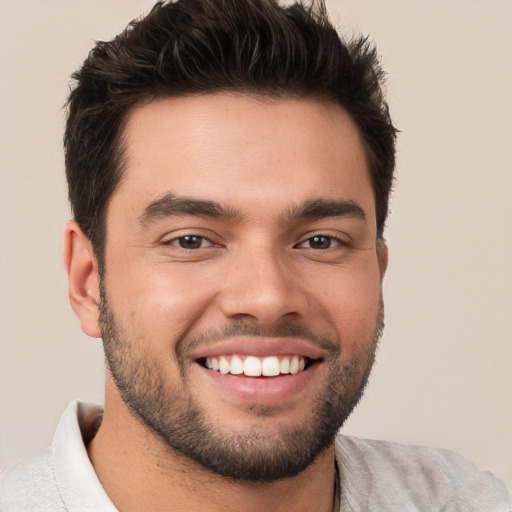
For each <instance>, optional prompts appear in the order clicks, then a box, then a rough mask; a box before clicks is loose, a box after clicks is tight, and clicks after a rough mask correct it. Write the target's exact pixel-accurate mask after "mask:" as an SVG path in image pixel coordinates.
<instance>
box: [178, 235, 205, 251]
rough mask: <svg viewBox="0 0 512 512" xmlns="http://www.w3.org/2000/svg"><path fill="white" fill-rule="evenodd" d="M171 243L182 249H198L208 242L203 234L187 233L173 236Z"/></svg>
mask: <svg viewBox="0 0 512 512" xmlns="http://www.w3.org/2000/svg"><path fill="white" fill-rule="evenodd" d="M171 243H172V244H173V245H177V246H178V247H181V248H182V249H200V248H201V247H204V246H205V245H206V244H207V243H208V240H207V239H206V238H205V237H204V236H195V235H187V236H180V237H179V238H175V239H174V240H172V241H171Z"/></svg>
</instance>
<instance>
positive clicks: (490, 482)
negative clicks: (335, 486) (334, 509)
mask: <svg viewBox="0 0 512 512" xmlns="http://www.w3.org/2000/svg"><path fill="white" fill-rule="evenodd" d="M336 456H337V462H338V465H339V467H340V473H341V478H342V479H344V478H345V479H346V480H347V484H349V486H350V487H352V488H354V487H357V488H358V489H357V491H356V492H357V493H358V494H360V495H361V493H363V495H365V496H367V499H368V504H369V508H368V509H369V510H373V509H374V508H375V507H377V506H378V507H381V510H387V508H383V507H384V506H387V507H389V510H392V509H393V508H392V507H394V510H411V508H407V507H411V506H412V507H417V508H416V509H419V510H424V509H425V508H424V507H425V506H426V505H427V504H428V505H429V507H430V508H428V510H457V511H460V512H469V511H475V512H476V511H482V510H486V511H489V512H510V511H512V499H511V497H510V495H509V493H508V491H507V488H506V486H505V484H504V482H503V481H502V480H500V479H499V478H497V477H495V476H494V475H492V474H491V473H489V472H487V471H479V470H478V469H477V468H476V467H475V466H474V465H473V464H472V463H471V462H469V461H468V460H467V459H465V458H464V457H462V456H461V455H459V454H458V453H455V452H453V451H450V450H443V449H439V448H429V447H426V446H416V445H406V444H400V443H393V442H389V441H376V440H366V439H358V438H355V437H350V436H341V435H339V436H338V437H337V439H336ZM349 492H350V491H349ZM372 507H374V508H372ZM425 510H426V509H425Z"/></svg>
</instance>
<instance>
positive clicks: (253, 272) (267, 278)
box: [220, 248, 307, 326]
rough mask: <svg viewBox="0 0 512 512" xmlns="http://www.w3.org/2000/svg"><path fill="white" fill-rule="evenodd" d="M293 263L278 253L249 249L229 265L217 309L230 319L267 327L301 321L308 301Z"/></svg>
mask: <svg viewBox="0 0 512 512" xmlns="http://www.w3.org/2000/svg"><path fill="white" fill-rule="evenodd" d="M300 285H301V283H300V275H299V273H298V272H297V269H295V268H294V265H293V263H292V262H291V261H290V260H289V259H288V258H286V257H285V256H283V255H282V254H278V251H272V250H264V249H262V248H259V249H256V250H255V249H254V248H253V249H252V250H251V249H248V250H247V251H244V252H243V253H241V254H238V255H237V256H236V258H233V260H232V261H231V262H230V266H229V270H228V271H227V274H226V279H225V282H224V286H223V291H222V294H221V298H220V305H221V309H222V312H223V314H224V315H225V316H226V317H228V318H231V319H238V320H248V321H252V322H256V323H258V324H259V325H262V326H270V325H273V324H275V323H276V322H278V321H279V320H281V319H283V318H284V317H286V318H288V319H292V317H301V316H303V315H304V314H305V311H306V308H307V297H306V294H305V292H304V291H303V290H302V289H301V286H300Z"/></svg>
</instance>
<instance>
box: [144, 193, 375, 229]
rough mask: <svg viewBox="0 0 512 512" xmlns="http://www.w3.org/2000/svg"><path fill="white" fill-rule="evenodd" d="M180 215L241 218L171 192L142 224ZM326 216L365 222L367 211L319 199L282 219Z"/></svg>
mask: <svg viewBox="0 0 512 512" xmlns="http://www.w3.org/2000/svg"><path fill="white" fill-rule="evenodd" d="M180 215H192V216H197V217H208V218H214V219H225V220H230V221H236V220H240V219H241V218H242V215H241V214H240V212H239V211H238V210H236V209H235V208H231V207H227V206H223V205H221V204H220V203H218V202H216V201H209V200H205V199H195V198H191V197H180V196H175V195H174V194H172V193H170V192H169V193H167V194H164V195H163V196H161V197H159V198H157V199H155V200H154V201H152V202H151V203H149V205H148V206H147V207H146V208H145V209H144V211H143V212H142V214H141V215H140V216H139V223H140V224H142V225H143V226H147V225H149V224H151V223H152V222H156V221H158V220H160V219H163V218H166V217H172V216H180ZM327 217H348V218H354V219H360V220H363V221H366V214H365V213H364V210H363V209H362V208H361V207H360V206H359V205H358V204H357V203H356V202H355V201H352V200H345V199H323V198H318V199H310V200H308V201H306V202H305V203H303V204H300V205H294V206H292V207H291V208H290V209H289V210H288V211H286V212H285V213H284V214H283V215H282V216H281V222H282V223H283V224H291V223H293V222H297V221H300V220H318V219H323V218H327Z"/></svg>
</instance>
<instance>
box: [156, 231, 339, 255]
mask: <svg viewBox="0 0 512 512" xmlns="http://www.w3.org/2000/svg"><path fill="white" fill-rule="evenodd" d="M187 239H193V240H192V243H193V241H194V240H195V241H196V244H197V243H199V246H196V247H184V246H183V245H182V243H183V242H185V243H186V241H187ZM315 239H323V241H324V243H326V244H327V247H322V248H320V247H316V248H315V247H311V242H312V241H313V240H315ZM321 241H322V240H317V241H316V242H315V243H319V242H320V243H321ZM205 242H207V244H208V245H206V246H204V245H203V243H205ZM307 242H309V247H303V246H304V244H306V243H307ZM164 244H165V245H173V246H176V247H178V248H180V249H183V250H185V251H193V250H199V249H205V248H207V247H215V246H217V247H218V245H216V244H215V243H213V242H212V241H211V240H210V239H209V238H207V237H205V236H201V235H184V236H180V237H177V238H173V239H172V240H169V241H166V242H164ZM333 244H334V245H333ZM341 245H346V243H345V242H344V241H343V240H341V239H340V238H337V237H335V236H330V235H322V234H317V235H313V236H310V237H308V238H306V239H305V240H304V241H302V242H301V243H299V244H297V245H296V246H295V247H298V248H301V247H303V248H305V249H312V250H319V251H326V250H328V249H333V248H334V247H338V246H341Z"/></svg>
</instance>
